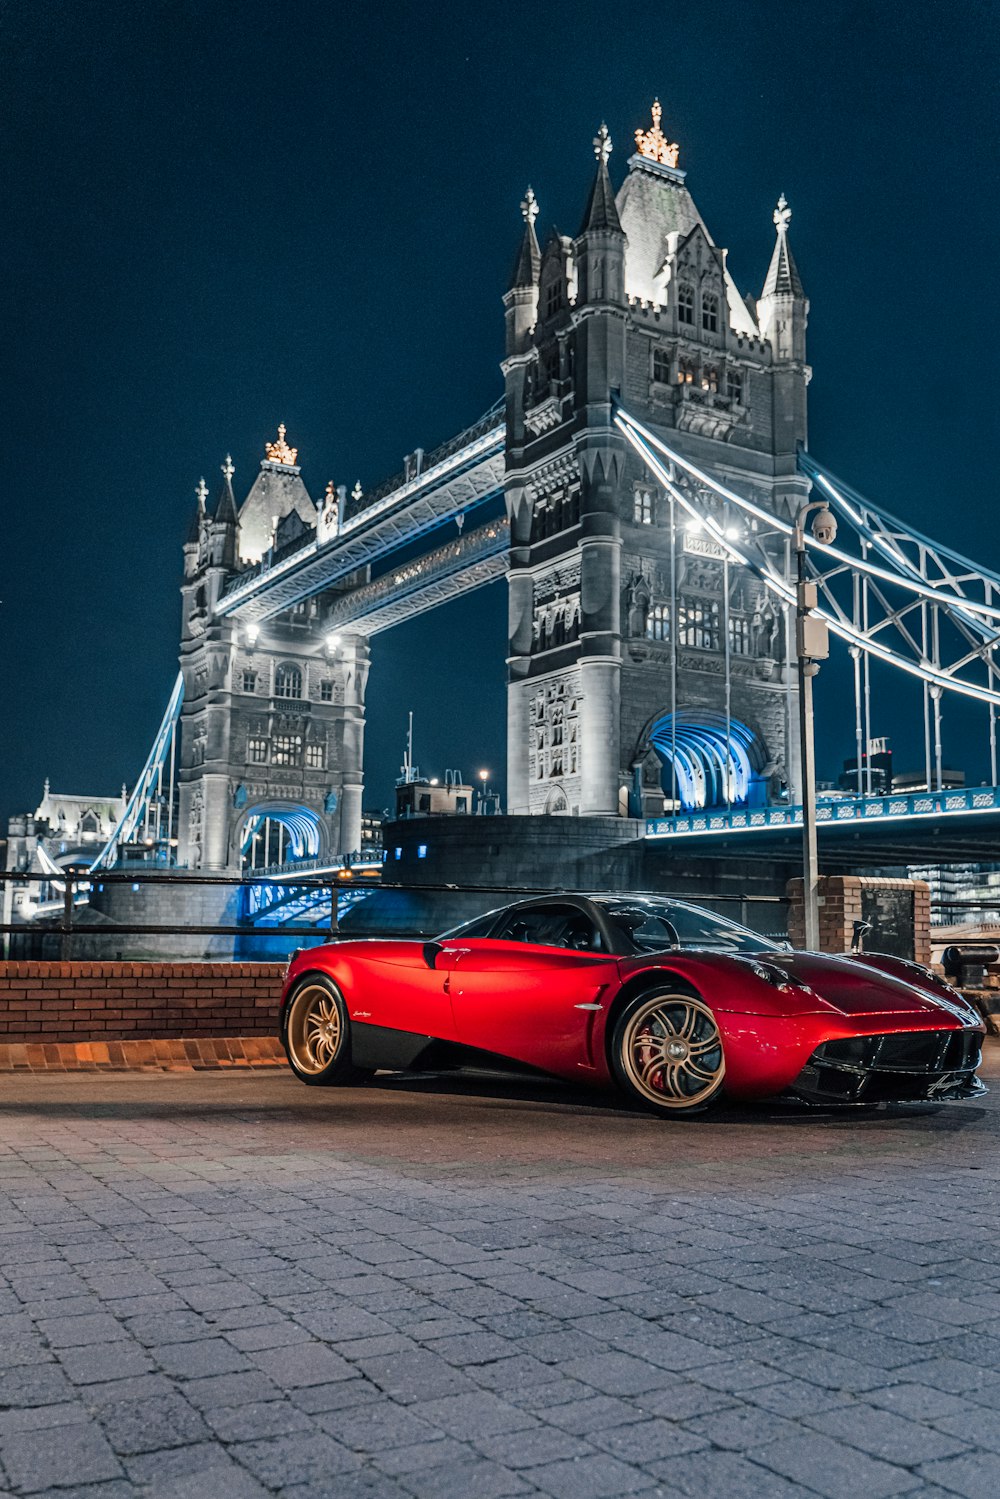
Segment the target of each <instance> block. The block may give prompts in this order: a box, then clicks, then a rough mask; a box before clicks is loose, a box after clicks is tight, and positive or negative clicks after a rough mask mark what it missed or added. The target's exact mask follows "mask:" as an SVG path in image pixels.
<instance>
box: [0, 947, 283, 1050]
mask: <svg viewBox="0 0 1000 1499" xmlns="http://www.w3.org/2000/svg"><path fill="white" fill-rule="evenodd" d="M282 973H283V965H282V964H280V963H85V962H76V963H37V962H30V963H29V962H24V963H21V962H12V963H3V962H0V1045H8V1046H9V1045H10V1044H12V1043H22V1042H67V1043H76V1042H88V1041H101V1042H106V1041H140V1040H147V1039H152V1038H157V1039H177V1040H180V1039H187V1040H192V1041H200V1040H208V1039H210V1038H212V1037H230V1036H246V1037H265V1036H266V1037H276V1036H277V1023H278V1022H277V1017H278V999H279V996H280V993H281V977H282Z"/></svg>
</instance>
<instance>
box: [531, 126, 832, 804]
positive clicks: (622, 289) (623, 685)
mask: <svg viewBox="0 0 1000 1499" xmlns="http://www.w3.org/2000/svg"><path fill="white" fill-rule="evenodd" d="M636 140H637V150H636V152H635V154H634V155H633V156H632V157H631V159H630V160H629V162H628V173H627V176H626V178H625V181H624V183H623V185H622V186H621V188H620V189H619V190H618V192H617V194H615V192H614V191H613V189H612V185H611V179H610V175H609V170H608V159H609V155H610V152H611V141H610V138H609V136H608V132H607V129H606V128H605V127H603V126H602V128H601V131H600V133H599V135H598V137H597V139H596V140H595V142H594V146H595V152H596V156H597V167H596V173H595V177H594V182H593V186H592V188H591V193H590V198H589V201H588V203H587V206H586V210H585V212H584V215H583V222H582V225H581V228H580V231H579V233H578V234H577V235H576V237H575V238H570V237H568V236H566V235H563V234H560V233H559V232H558V231H557V230H553V231H552V232H551V233H550V234H549V235H548V237H547V238H546V240H545V242H544V245H542V244H540V243H539V240H538V237H537V235H536V230H535V219H536V216H537V212H538V206H537V203H536V201H535V197H534V194H533V193H532V191H531V190H530V189H529V190H528V193H527V196H526V197H525V200H524V202H523V204H522V213H523V215H524V219H525V227H524V235H523V239H522V243H521V247H520V251H519V253H518V257H517V261H516V264H515V269H514V276H513V279H512V284H511V287H510V289H509V290H508V292H507V294H506V296H505V298H504V305H505V310H506V358H505V360H504V365H503V369H504V374H505V379H506V395H507V408H506V409H507V454H506V480H505V485H506V495H507V506H508V512H509V515H510V520H511V555H510V574H509V589H510V600H509V625H510V628H509V635H510V641H509V658H508V660H509V685H508V802H509V808H510V811H511V812H513V813H546V812H547V813H556V812H566V813H570V814H572V813H577V814H579V815H581V816H585V815H596V814H624V813H630V814H631V815H636V816H638V815H642V814H643V813H647V814H648V813H651V812H659V811H662V810H663V809H664V807H667V808H669V807H670V806H672V805H674V806H712V805H730V804H744V805H745V804H748V803H749V804H753V803H754V802H764V801H768V800H775V799H778V798H783V797H787V796H789V795H791V796H792V797H794V795H795V789H796V783H797V777H798V764H797V753H796V749H795V744H796V735H795V732H794V724H795V714H796V711H797V705H796V698H795V685H794V660H793V652H792V650H790V648H789V641H790V630H791V622H790V621H789V619H788V618H787V613H786V610H785V609H784V607H783V605H782V604H781V602H780V600H776V599H775V598H774V597H773V596H768V594H767V593H766V590H765V588H764V585H763V584H761V583H759V582H758V581H757V580H756V578H755V577H754V575H753V574H752V573H751V572H750V571H749V570H748V569H746V568H744V567H742V566H740V565H738V564H733V563H732V561H727V560H725V557H724V554H723V553H722V551H721V549H720V548H719V546H718V544H717V543H714V542H712V541H711V540H710V538H709V537H707V536H705V535H698V534H697V532H696V531H695V530H692V529H691V527H690V523H688V521H687V516H686V514H685V513H684V512H683V511H682V510H681V509H680V507H679V506H678V505H677V503H676V501H675V500H674V499H671V498H670V497H669V496H668V494H667V493H666V492H665V491H664V490H663V489H661V488H659V487H658V486H657V484H656V483H655V481H654V480H653V479H652V477H651V475H650V472H649V470H648V469H647V468H646V466H645V465H644V464H643V463H642V462H641V460H640V459H638V457H637V456H636V455H635V454H634V453H633V451H632V450H631V449H630V448H629V447H628V446H627V444H626V442H625V440H624V438H623V436H622V434H621V433H620V431H619V430H618V429H617V428H616V427H615V425H614V420H613V403H614V401H615V400H620V401H621V404H622V405H623V406H624V407H625V408H626V409H627V410H628V412H629V413H630V414H631V415H632V416H634V417H635V418H637V419H638V420H639V421H641V422H643V423H644V424H645V425H646V426H648V427H649V428H650V429H652V430H653V431H654V432H656V433H657V434H659V435H660V436H661V437H662V438H663V440H665V441H667V442H668V443H670V444H671V445H672V446H673V447H674V448H675V450H676V451H677V452H678V453H679V454H682V455H683V456H684V457H685V458H686V459H688V460H689V461H690V462H692V463H693V464H696V465H697V466H698V467H699V468H701V469H702V470H704V471H706V472H708V473H711V474H712V475H713V476H714V477H716V478H718V479H720V480H722V481H723V482H724V483H725V484H726V485H727V486H728V487H729V488H730V489H733V490H736V491H738V492H739V493H741V494H744V495H746V496H747V497H748V498H750V499H753V500H754V501H755V502H756V503H757V504H758V505H761V506H763V507H764V508H765V509H767V510H768V511H770V512H771V513H773V514H776V515H779V516H781V517H783V518H786V519H787V518H789V517H791V516H792V515H793V514H794V512H795V510H796V508H797V506H798V505H799V504H800V503H801V501H802V500H803V499H804V498H805V496H806V493H807V491H808V486H807V483H806V481H805V480H804V479H803V478H802V477H801V476H800V475H799V474H798V473H797V472H796V446H797V444H798V443H799V442H804V441H805V438H806V387H807V385H808V382H809V376H810V371H809V368H808V366H807V364H806V362H805V329H806V318H807V313H808V302H807V301H806V298H805V296H804V293H803V290H802V284H801V281H800V279H799V274H798V271H797V269H796V267H795V262H794V259H793V258H792V254H791V250H790V248H789V245H788V220H789V217H790V215H789V212H788V209H787V205H786V204H785V202H784V199H782V200H781V202H780V204H779V207H778V210H777V212H776V213H775V215H774V219H775V224H776V228H777V240H776V244H775V249H774V255H773V258H772V261H771V266H770V269H769V270H768V272H767V276H766V278H765V281H764V287H763V291H762V294H761V296H760V297H759V298H758V299H757V300H756V301H755V300H754V299H753V298H751V297H743V296H741V294H740V292H739V291H738V290H737V288H736V286H735V284H734V282H733V279H732V277H731V275H730V273H729V270H728V268H727V265H726V251H725V250H723V249H721V248H719V246H717V245H716V244H715V242H714V240H713V239H712V237H711V235H710V233H709V231H708V229H707V227H706V225H705V224H704V222H703V220H702V218H701V215H700V214H699V212H698V210H697V208H696V206H695V204H694V201H693V199H692V197H691V195H690V193H689V191H688V188H687V186H686V181H685V173H684V172H683V171H681V170H680V169H679V168H678V166H677V160H678V149H677V147H676V146H675V145H673V144H672V143H671V142H670V141H669V140H668V139H667V137H666V136H665V135H664V134H663V132H662V130H661V128H660V110H659V105H658V104H655V105H654V110H653V124H652V128H651V129H649V130H647V131H641V130H639V131H636ZM676 482H677V485H678V486H679V487H680V488H682V489H686V490H687V491H688V492H689V493H690V495H691V498H692V499H693V500H695V501H696V502H697V503H698V504H699V505H700V506H701V507H702V508H703V509H704V508H706V507H707V508H709V509H710V510H711V511H712V512H713V514H714V515H715V516H716V518H717V519H718V520H719V521H720V523H722V524H724V525H726V526H729V525H732V526H734V527H738V526H739V525H741V524H742V523H743V520H744V518H743V516H742V515H741V514H740V512H739V511H738V509H737V507H732V508H733V512H734V513H732V514H726V513H725V507H724V505H723V504H722V502H720V501H719V500H718V499H717V497H716V496H714V495H713V494H712V493H711V491H709V490H707V489H706V488H705V487H704V486H701V487H700V488H699V486H698V484H697V482H696V481H694V480H692V479H691V477H690V476H688V475H687V474H685V473H683V472H682V471H681V470H680V469H678V470H677V474H676ZM773 554H774V560H775V562H776V563H777V564H778V565H780V566H781V567H782V568H783V569H784V568H785V567H786V566H787V562H786V559H785V556H784V545H783V543H781V544H780V545H779V543H778V540H777V539H776V540H775V541H774V543H773Z"/></svg>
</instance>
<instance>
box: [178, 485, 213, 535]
mask: <svg viewBox="0 0 1000 1499" xmlns="http://www.w3.org/2000/svg"><path fill="white" fill-rule="evenodd" d="M194 492H195V494H196V495H197V496H198V504H197V507H196V509H195V512H194V515H192V517H191V524H190V526H188V533H187V536H186V537H185V538H184V545H185V546H188V547H191V546H197V545H198V543H199V541H200V540H201V528H202V526H203V525H204V524H205V518H206V517H205V501H206V500H207V499H208V485H207V484H206V483H205V480H204V477H202V478H200V479H199V480H198V483H197V485H196V486H195V491H194Z"/></svg>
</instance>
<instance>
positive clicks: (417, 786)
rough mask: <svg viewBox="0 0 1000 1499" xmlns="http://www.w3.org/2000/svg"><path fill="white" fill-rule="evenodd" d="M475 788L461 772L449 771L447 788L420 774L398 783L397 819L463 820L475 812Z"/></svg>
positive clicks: (445, 785) (446, 781)
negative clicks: (451, 818)
mask: <svg viewBox="0 0 1000 1499" xmlns="http://www.w3.org/2000/svg"><path fill="white" fill-rule="evenodd" d="M474 796H475V788H474V787H472V786H471V785H469V784H468V783H467V782H465V781H463V780H462V779H461V777H460V775H459V772H458V771H451V770H449V771H447V772H446V775H445V781H444V785H442V784H441V782H440V781H438V780H436V779H434V780H428V779H427V778H426V777H424V776H421V775H420V773H419V771H418V772H416V773H415V776H414V778H413V779H412V780H405V779H404V780H401V781H397V783H396V816H397V817H464V816H467V815H468V814H469V813H470V812H472V811H473V806H474V803H473V798H474Z"/></svg>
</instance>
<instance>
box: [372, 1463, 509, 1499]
mask: <svg viewBox="0 0 1000 1499" xmlns="http://www.w3.org/2000/svg"><path fill="white" fill-rule="evenodd" d="M402 1482H403V1484H404V1486H405V1488H406V1491H407V1492H408V1493H410V1494H412V1495H414V1499H470V1496H472V1495H475V1499H502V1496H504V1495H507V1494H530V1493H535V1492H537V1491H536V1490H535V1489H533V1488H532V1487H531V1486H530V1485H529V1484H527V1483H525V1482H524V1479H523V1478H522V1477H520V1476H519V1475H518V1474H517V1473H513V1472H511V1470H510V1469H509V1468H503V1467H501V1466H500V1465H499V1463H491V1462H489V1461H487V1460H486V1459H485V1458H478V1459H477V1458H472V1459H471V1460H466V1461H463V1462H460V1463H456V1464H452V1463H446V1464H443V1465H441V1466H438V1467H434V1468H417V1469H416V1470H415V1471H413V1472H412V1473H408V1474H407V1475H406V1477H405V1478H404V1479H403V1480H402Z"/></svg>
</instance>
